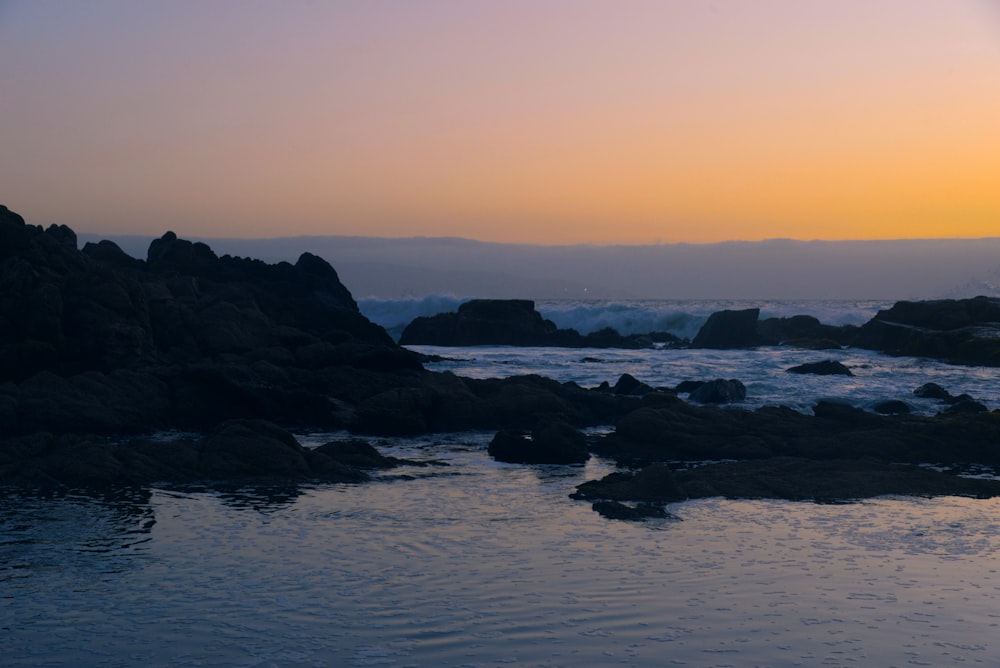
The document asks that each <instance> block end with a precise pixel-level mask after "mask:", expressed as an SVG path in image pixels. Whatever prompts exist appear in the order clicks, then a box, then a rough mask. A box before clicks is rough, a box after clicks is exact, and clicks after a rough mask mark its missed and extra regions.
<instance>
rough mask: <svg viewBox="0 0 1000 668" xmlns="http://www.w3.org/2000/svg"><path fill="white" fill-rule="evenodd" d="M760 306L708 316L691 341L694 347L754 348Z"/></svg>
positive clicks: (757, 342) (756, 339)
mask: <svg viewBox="0 0 1000 668" xmlns="http://www.w3.org/2000/svg"><path fill="white" fill-rule="evenodd" d="M759 316H760V309H759V308H748V309H743V310H739V311H731V310H725V311H718V312H716V313H713V314H712V315H710V316H709V317H708V320H707V321H706V322H705V324H704V325H702V327H701V329H700V330H698V333H697V334H696V335H695V337H694V339H692V341H691V347H692V348H752V347H753V346H756V345H758V344H759V343H760V340H759V338H758V336H757V318H758V317H759Z"/></svg>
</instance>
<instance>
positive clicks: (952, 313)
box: [853, 297, 1000, 366]
mask: <svg viewBox="0 0 1000 668" xmlns="http://www.w3.org/2000/svg"><path fill="white" fill-rule="evenodd" d="M853 345H855V346H857V347H859V348H867V349H869V350H878V351H881V352H885V353H888V354H890V355H913V356H917V357H932V358H936V359H942V360H945V361H949V362H954V363H960V364H975V365H982V366H1000V298H997V297H974V298H972V299H941V300H932V301H922V302H909V301H902V302H896V304H894V305H893V306H892V308H890V309H888V310H882V311H879V312H878V313H877V314H876V315H875V317H874V318H872V319H871V320H869V321H868V322H867V323H865V324H864V325H863V326H862V327H861V328H860V330H859V332H858V336H857V338H856V339H855V341H854V343H853Z"/></svg>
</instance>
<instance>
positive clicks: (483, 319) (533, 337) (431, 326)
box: [399, 299, 679, 349]
mask: <svg viewBox="0 0 1000 668" xmlns="http://www.w3.org/2000/svg"><path fill="white" fill-rule="evenodd" d="M657 338H658V339H660V340H663V339H668V340H670V341H671V342H677V341H679V339H677V337H672V336H670V335H669V334H664V335H660V336H658V337H657ZM399 342H400V344H401V345H434V346H480V345H506V346H557V347H564V348H629V349H637V348H651V347H652V346H653V337H652V336H650V335H645V334H630V335H622V334H619V333H618V332H617V331H616V330H614V329H612V328H611V327H605V328H603V329H600V330H598V331H596V332H592V333H590V334H587V335H581V334H580V333H579V332H577V331H576V330H575V329H559V328H558V327H556V325H555V323H553V322H552V321H551V320H545V319H544V318H542V316H541V314H540V313H539V312H538V311H536V310H535V302H533V301H531V300H528V299H473V300H471V301H468V302H465V303H464V304H461V305H460V306H459V307H458V310H457V311H455V312H454V313H439V314H437V315H434V316H429V317H419V318H416V319H414V320H413V321H412V322H411V323H410V324H409V325H407V326H406V329H404V330H403V333H402V335H400V339H399Z"/></svg>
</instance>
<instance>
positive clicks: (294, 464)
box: [0, 420, 403, 486]
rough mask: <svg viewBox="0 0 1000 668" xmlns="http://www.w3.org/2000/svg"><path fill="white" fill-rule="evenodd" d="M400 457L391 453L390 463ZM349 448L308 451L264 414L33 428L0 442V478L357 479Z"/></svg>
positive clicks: (44, 481) (72, 481) (96, 481)
mask: <svg viewBox="0 0 1000 668" xmlns="http://www.w3.org/2000/svg"><path fill="white" fill-rule="evenodd" d="M399 463H403V462H402V461H401V460H394V461H393V464H394V465H395V464H399ZM362 468H367V467H366V466H363V465H360V464H359V462H358V461H357V459H356V457H355V456H354V455H353V453H351V452H346V453H345V452H343V451H340V450H337V449H331V448H317V449H316V450H310V449H308V448H305V447H303V446H301V445H300V444H299V443H298V442H297V441H296V440H295V438H294V437H293V436H292V435H291V434H289V433H288V432H287V431H285V430H284V429H281V428H280V427H278V426H277V425H274V424H272V423H270V422H266V421H264V420H228V421H226V422H223V423H221V424H219V425H218V426H217V427H216V428H215V429H213V430H212V431H211V432H209V433H208V434H206V435H205V436H203V437H201V438H198V439H191V438H182V439H176V440H149V439H142V438H140V439H134V440H121V439H113V438H107V437H103V436H94V435H90V436H80V435H75V434H62V435H54V434H50V433H44V432H40V433H34V434H30V435H26V436H20V437H14V438H10V439H7V440H5V441H4V442H3V447H0V484H29V485H38V486H51V485H68V486H79V485H87V486H95V485H110V484H116V485H125V484H152V483H164V482H168V483H186V482H202V483H207V482H213V481H237V480H240V481H248V480H258V481H281V480H302V479H305V478H309V479H316V480H325V481H330V482H362V481H365V480H368V478H369V476H368V474H367V473H365V472H364V471H363V470H361V469H362Z"/></svg>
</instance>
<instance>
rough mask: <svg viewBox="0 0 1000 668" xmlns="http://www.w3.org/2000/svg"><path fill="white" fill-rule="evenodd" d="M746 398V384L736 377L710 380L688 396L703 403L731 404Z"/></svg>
mask: <svg viewBox="0 0 1000 668" xmlns="http://www.w3.org/2000/svg"><path fill="white" fill-rule="evenodd" d="M746 398H747V388H746V386H745V385H743V383H741V382H740V381H738V380H736V379H735V378H731V379H729V380H725V379H722V378H718V379H716V380H710V381H708V382H707V383H703V384H702V385H701V386H700V387H698V389H696V390H694V391H693V392H691V394H690V395H689V396H688V399H690V400H691V401H696V402H698V403H701V404H730V403H734V402H737V401H743V400H744V399H746Z"/></svg>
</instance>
